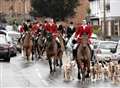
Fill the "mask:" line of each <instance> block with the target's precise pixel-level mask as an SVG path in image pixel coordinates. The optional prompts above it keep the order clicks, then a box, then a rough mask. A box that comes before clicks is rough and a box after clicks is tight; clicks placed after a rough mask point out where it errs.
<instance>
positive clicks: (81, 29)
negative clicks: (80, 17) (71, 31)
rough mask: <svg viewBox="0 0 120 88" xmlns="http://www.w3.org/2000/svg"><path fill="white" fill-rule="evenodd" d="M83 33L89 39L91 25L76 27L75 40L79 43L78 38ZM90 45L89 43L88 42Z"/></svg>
mask: <svg viewBox="0 0 120 88" xmlns="http://www.w3.org/2000/svg"><path fill="white" fill-rule="evenodd" d="M83 33H87V35H88V37H89V38H90V37H91V35H92V26H91V25H80V26H78V28H77V30H76V32H75V38H77V41H78V42H79V38H80V37H81V36H82V35H83ZM88 42H89V43H90V41H88Z"/></svg>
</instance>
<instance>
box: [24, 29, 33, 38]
mask: <svg viewBox="0 0 120 88" xmlns="http://www.w3.org/2000/svg"><path fill="white" fill-rule="evenodd" d="M25 36H26V37H27V38H28V39H32V34H31V32H30V31H28V32H26V34H25Z"/></svg>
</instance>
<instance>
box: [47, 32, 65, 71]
mask: <svg viewBox="0 0 120 88" xmlns="http://www.w3.org/2000/svg"><path fill="white" fill-rule="evenodd" d="M46 55H47V59H48V62H49V66H50V73H54V72H55V71H56V64H57V61H58V60H59V61H60V65H59V66H60V68H61V66H62V55H63V52H62V50H61V48H59V47H58V44H57V42H56V39H54V38H53V36H52V34H51V33H48V34H47V39H46ZM52 57H53V63H52ZM52 64H53V65H54V69H53V67H52Z"/></svg>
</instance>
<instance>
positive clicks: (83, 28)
mask: <svg viewBox="0 0 120 88" xmlns="http://www.w3.org/2000/svg"><path fill="white" fill-rule="evenodd" d="M84 33H85V34H87V35H88V46H89V44H90V43H91V42H90V37H91V35H92V25H90V24H87V22H86V20H83V22H82V24H81V25H79V26H78V27H77V29H76V32H75V40H73V44H74V47H73V57H74V58H73V59H75V58H76V56H77V47H78V43H81V41H80V37H81V36H82V35H83V34H84ZM89 48H90V46H89ZM90 50H91V48H90Z"/></svg>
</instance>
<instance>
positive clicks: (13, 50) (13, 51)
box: [0, 30, 17, 56]
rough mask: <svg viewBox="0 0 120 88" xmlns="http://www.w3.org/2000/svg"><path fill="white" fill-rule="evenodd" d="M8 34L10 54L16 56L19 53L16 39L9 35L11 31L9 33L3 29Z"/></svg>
mask: <svg viewBox="0 0 120 88" xmlns="http://www.w3.org/2000/svg"><path fill="white" fill-rule="evenodd" d="M0 32H3V33H4V34H5V35H6V39H7V42H8V43H9V45H10V52H11V53H10V56H16V55H17V47H16V43H15V41H14V40H13V39H12V37H11V36H9V32H8V33H7V32H6V31H1V30H0Z"/></svg>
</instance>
